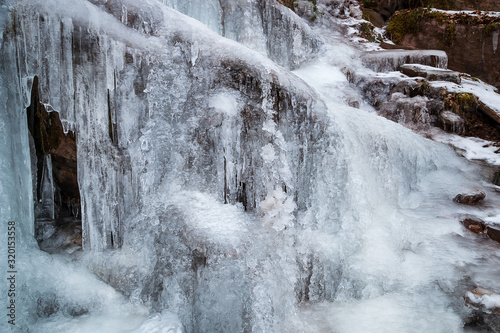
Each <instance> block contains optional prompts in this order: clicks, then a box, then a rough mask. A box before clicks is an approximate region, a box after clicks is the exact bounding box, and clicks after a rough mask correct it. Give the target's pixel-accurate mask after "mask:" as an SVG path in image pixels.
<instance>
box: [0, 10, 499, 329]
mask: <svg viewBox="0 0 500 333" xmlns="http://www.w3.org/2000/svg"><path fill="white" fill-rule="evenodd" d="M318 2H319V6H320V9H325V10H326V9H327V6H333V5H332V4H335V5H336V6H337V7H338V6H340V5H341V4H342V3H343V2H342V1H339V2H331V1H330V2H327V1H318ZM0 11H1V12H0V14H1V15H0V20H1V21H0V24H1V29H2V31H3V33H2V34H0V38H1V39H0V42H1V49H0V55H1V59H2V67H0V74H1V75H0V82H1V86H0V89H1V90H0V94H1V95H2V97H3V98H2V99H1V101H2V104H3V105H2V108H0V112H2V123H1V126H0V131H1V132H2V137H4V138H5V142H4V144H3V145H1V146H0V156H1V159H0V168H1V171H2V172H1V176H0V177H1V183H0V186H1V187H0V200H1V206H0V218H1V219H2V223H4V222H6V221H11V220H12V221H16V223H17V225H18V226H19V232H18V235H17V237H18V240H19V241H18V248H17V249H18V254H19V267H18V270H19V275H18V276H19V280H18V282H17V283H18V284H17V288H18V298H17V302H18V305H19V307H18V313H17V323H16V329H20V330H21V331H33V332H128V331H130V332H250V331H251V332H320V331H337V332H382V331H385V332H461V331H462V330H463V325H464V321H465V320H466V319H467V315H468V313H467V310H466V309H465V308H464V306H463V299H462V296H463V295H464V294H465V292H466V290H468V288H470V286H471V285H473V284H481V285H482V286H483V287H485V288H489V289H492V290H500V282H499V281H497V279H495V274H497V273H498V268H495V266H494V265H493V263H495V262H496V261H498V256H499V255H500V252H499V249H498V247H494V246H489V247H487V248H486V249H483V248H482V245H481V244H480V243H479V242H477V241H474V240H471V239H469V238H470V237H469V236H468V234H467V233H466V231H464V230H463V229H461V226H460V225H459V224H458V223H456V221H455V220H456V216H457V215H460V214H466V213H470V212H471V211H474V212H480V210H481V208H477V207H475V208H469V207H457V206H456V205H455V204H453V203H452V201H451V199H452V198H453V197H454V196H455V195H456V194H457V193H458V192H460V191H461V190H462V189H463V188H464V187H467V188H469V187H470V188H476V187H479V188H482V189H483V188H484V189H483V190H484V191H485V192H487V197H488V198H489V197H492V198H494V197H495V194H494V189H493V188H489V187H487V186H486V185H484V183H483V179H482V177H481V176H480V173H479V172H478V167H476V166H475V165H473V164H470V163H467V162H466V161H465V160H463V159H461V158H460V157H458V156H457V155H456V154H455V152H454V151H453V150H452V149H451V148H449V147H447V146H445V145H443V144H440V143H436V142H432V141H430V140H427V139H424V138H422V137H420V136H419V135H417V134H415V133H413V132H411V131H410V130H408V129H405V128H403V127H401V126H400V125H398V124H396V123H393V122H391V121H388V120H386V119H383V118H381V117H379V116H377V115H375V114H373V113H370V112H367V110H366V109H368V108H367V107H365V105H364V104H363V102H362V98H361V97H360V96H359V94H358V93H357V92H356V91H355V90H354V89H353V88H352V87H350V86H349V82H348V80H347V78H346V77H345V75H344V74H343V73H345V72H346V66H347V67H349V68H348V70H349V71H366V70H367V69H366V68H364V67H362V64H361V62H360V61H359V59H358V58H359V55H360V51H359V50H357V49H355V48H354V47H352V46H350V45H347V44H346V43H342V42H341V40H342V36H341V33H340V32H339V31H335V30H334V31H333V32H332V35H331V36H330V35H323V34H321V33H320V32H321V31H323V32H324V31H325V30H324V29H325V26H322V25H321V24H318V25H317V26H316V27H315V28H311V27H310V26H309V25H308V23H307V22H306V21H305V20H303V19H301V18H300V17H298V16H297V15H295V14H294V13H293V12H292V11H291V10H289V9H288V8H285V7H284V6H282V5H280V4H278V3H277V2H275V1H274V0H269V1H256V0H239V1H230V0H222V1H206V0H200V1H197V0H196V1H176V0H163V1H156V0H145V1H132V0H110V1H104V0H89V1H87V0H75V1H72V3H71V6H68V4H67V2H66V1H63V0H25V1H15V0H6V1H3V2H2V7H0ZM181 12H182V13H184V14H181ZM325 24H326V23H325ZM334 27H335V25H332V26H329V27H328V28H331V29H333V28H334ZM315 29H317V30H315ZM416 56H417V57H418V56H419V55H416ZM431 56H433V57H434V58H435V60H436V61H437V64H438V65H440V66H441V67H443V66H444V67H445V60H444V59H443V58H442V57H441V58H440V57H439V55H437V57H435V56H436V55H435V54H431ZM434 58H433V59H434ZM373 62H374V63H378V64H379V65H380V66H386V62H385V60H383V61H375V60H373ZM292 70H294V71H293V72H292ZM35 76H36V77H38V79H39V80H40V96H41V98H42V102H43V103H44V104H45V105H46V107H47V108H48V110H49V111H57V112H59V114H60V116H61V118H62V121H63V124H64V126H65V130H75V131H76V133H77V152H78V156H77V157H78V183H79V186H80V195H81V214H82V223H83V238H84V244H83V247H84V250H85V251H84V252H83V253H80V254H78V255H76V256H74V257H72V258H71V259H69V258H67V257H65V256H58V255H52V256H51V255H48V254H46V253H43V252H41V251H39V250H38V249H37V246H36V243H35V242H34V240H33V237H32V235H33V234H34V230H33V219H34V216H33V210H34V209H33V188H32V173H31V170H30V169H31V163H30V150H29V135H28V131H27V128H26V116H25V108H26V107H27V106H28V104H29V96H30V91H31V85H32V82H33V78H34V77H35ZM396 97H397V96H396ZM352 106H358V107H361V108H362V109H356V108H353V107H352ZM368 111H369V110H368ZM46 164H47V170H48V168H49V167H50V162H49V160H47V163H46ZM43 179H44V184H47V191H46V192H44V193H46V194H47V195H49V194H50V193H49V192H50V186H49V185H48V184H50V182H51V180H50V177H46V178H43ZM44 186H45V185H44ZM44 188H45V187H44ZM49 196H50V195H49ZM491 200H492V201H490V202H491V203H493V202H494V201H493V199H491ZM42 206H43V207H44V211H46V212H48V213H50V207H51V202H50V200H47V202H45V201H44V203H43V205H42ZM488 209H490V211H489V214H493V213H492V212H495V208H494V207H493V204H491V206H489V207H488ZM493 215H498V212H496V213H495V214H493ZM2 233H4V231H2ZM0 249H1V250H2V251H3V252H4V253H5V252H6V245H5V243H3V242H1V243H0ZM477 261H481V264H480V265H479V264H477V265H476V264H475V263H476V262H477ZM497 267H498V266H497ZM1 288H2V289H1V290H0V291H1V293H2V295H6V290H5V287H4V285H3V284H2V285H1ZM1 325H2V326H1V327H2V330H3V329H10V328H11V327H10V326H8V324H7V323H6V322H5V321H2V323H1Z"/></svg>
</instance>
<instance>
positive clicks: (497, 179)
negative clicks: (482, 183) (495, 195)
mask: <svg viewBox="0 0 500 333" xmlns="http://www.w3.org/2000/svg"><path fill="white" fill-rule="evenodd" d="M491 182H492V183H493V184H495V185H497V186H500V169H498V170H497V171H495V174H494V175H493V179H492V181H491Z"/></svg>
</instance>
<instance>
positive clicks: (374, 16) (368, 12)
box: [363, 8, 385, 28]
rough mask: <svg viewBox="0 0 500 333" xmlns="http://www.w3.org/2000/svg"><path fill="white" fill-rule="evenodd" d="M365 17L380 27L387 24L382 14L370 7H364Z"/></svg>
mask: <svg viewBox="0 0 500 333" xmlns="http://www.w3.org/2000/svg"><path fill="white" fill-rule="evenodd" d="M363 19H364V20H367V21H369V22H371V23H372V24H373V25H374V26H376V27H378V28H382V27H383V26H384V24H385V20H384V18H383V17H382V15H380V14H379V13H377V12H376V11H374V10H373V9H369V8H363Z"/></svg>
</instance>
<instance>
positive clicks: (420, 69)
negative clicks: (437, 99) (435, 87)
mask: <svg viewBox="0 0 500 333" xmlns="http://www.w3.org/2000/svg"><path fill="white" fill-rule="evenodd" d="M399 70H400V71H401V72H402V73H403V74H405V75H408V76H411V77H415V76H419V77H423V78H425V79H427V80H429V81H450V82H454V83H457V84H460V82H461V81H462V80H461V78H460V73H459V72H455V71H451V70H447V69H442V68H436V67H431V66H424V65H418V64H404V65H401V66H400V67H399Z"/></svg>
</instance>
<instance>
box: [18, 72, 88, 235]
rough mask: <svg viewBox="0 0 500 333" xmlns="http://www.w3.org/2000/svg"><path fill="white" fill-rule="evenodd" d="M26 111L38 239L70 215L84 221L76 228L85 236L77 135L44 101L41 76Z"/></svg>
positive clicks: (34, 85) (76, 219)
mask: <svg viewBox="0 0 500 333" xmlns="http://www.w3.org/2000/svg"><path fill="white" fill-rule="evenodd" d="M26 112H27V120H28V129H29V132H30V139H31V141H32V145H31V155H32V156H31V159H32V164H33V165H32V172H33V199H34V205H35V222H36V226H35V229H36V230H35V234H36V235H37V239H38V240H39V241H40V242H42V241H43V240H44V239H45V238H47V237H51V236H52V233H53V232H55V233H56V234H57V231H58V229H59V228H60V227H62V226H63V225H64V224H66V222H67V221H68V218H70V219H69V220H72V221H73V222H74V223H73V224H72V225H74V226H76V225H80V227H79V228H77V229H75V228H73V229H74V231H75V232H76V233H79V237H80V238H81V220H80V211H81V209H80V191H79V187H78V179H77V158H76V136H75V133H74V132H72V131H67V132H66V131H65V129H64V127H63V124H62V122H61V120H60V118H59V113H58V112H47V109H46V107H45V106H44V105H43V104H42V103H41V102H40V95H39V79H38V77H34V80H33V87H32V91H31V105H30V106H29V107H28V108H27V109H26ZM65 132H66V133H65ZM48 161H50V163H49V164H47V163H48ZM47 191H49V192H50V193H51V195H50V196H51V198H50V197H47Z"/></svg>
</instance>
